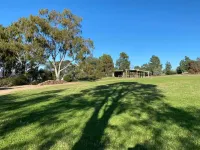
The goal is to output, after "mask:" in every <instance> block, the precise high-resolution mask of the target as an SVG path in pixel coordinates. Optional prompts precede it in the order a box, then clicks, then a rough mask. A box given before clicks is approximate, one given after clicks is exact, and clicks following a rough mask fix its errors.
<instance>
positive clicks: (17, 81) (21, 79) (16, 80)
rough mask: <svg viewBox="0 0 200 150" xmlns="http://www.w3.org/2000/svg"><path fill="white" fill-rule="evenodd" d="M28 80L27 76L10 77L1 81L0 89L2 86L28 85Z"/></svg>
mask: <svg viewBox="0 0 200 150" xmlns="http://www.w3.org/2000/svg"><path fill="white" fill-rule="evenodd" d="M28 83H29V81H28V78H27V77H26V76H25V75H20V76H16V77H9V78H5V79H1V80H0V87H2V86H15V85H25V84H28Z"/></svg>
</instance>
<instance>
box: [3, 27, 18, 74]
mask: <svg viewBox="0 0 200 150" xmlns="http://www.w3.org/2000/svg"><path fill="white" fill-rule="evenodd" d="M9 40H10V37H9V34H8V29H7V28H5V27H3V26H1V25H0V68H1V72H2V76H3V77H7V76H9V75H11V73H12V69H13V68H14V64H15V63H16V60H15V53H14V52H13V51H12V50H11V48H12V46H13V44H12V42H10V41H9Z"/></svg>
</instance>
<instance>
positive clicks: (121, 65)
mask: <svg viewBox="0 0 200 150" xmlns="http://www.w3.org/2000/svg"><path fill="white" fill-rule="evenodd" d="M116 68H117V69H119V70H125V69H130V61H129V56H128V55H127V54H126V53H125V52H122V53H120V56H119V59H118V60H117V61H116Z"/></svg>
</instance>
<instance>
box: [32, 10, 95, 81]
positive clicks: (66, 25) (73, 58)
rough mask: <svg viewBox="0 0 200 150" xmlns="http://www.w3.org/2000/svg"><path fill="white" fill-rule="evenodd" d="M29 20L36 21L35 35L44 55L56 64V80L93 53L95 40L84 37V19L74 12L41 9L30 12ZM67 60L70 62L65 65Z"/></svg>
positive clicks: (54, 65)
mask: <svg viewBox="0 0 200 150" xmlns="http://www.w3.org/2000/svg"><path fill="white" fill-rule="evenodd" d="M30 21H31V22H32V23H34V24H35V26H34V27H36V31H37V32H36V34H34V37H35V38H36V39H37V41H39V43H40V44H41V45H42V47H43V48H44V54H45V56H46V57H47V58H48V60H49V62H50V63H51V64H52V66H53V67H54V71H55V76H56V79H57V80H60V75H61V72H62V71H63V70H65V69H66V68H67V67H69V66H70V65H71V64H74V63H78V62H79V61H81V60H83V59H84V58H86V57H87V56H88V55H90V54H91V49H93V47H94V46H93V42H92V41H91V40H90V39H84V38H83V37H82V36H81V33H82V30H81V21H82V19H81V18H80V17H78V16H76V15H74V14H72V13H71V11H69V10H67V9H65V10H64V11H63V12H56V11H55V10H53V11H49V10H48V9H42V10H40V11H39V15H38V16H32V15H31V16H30ZM66 60H68V61H69V62H70V63H68V64H67V65H66V66H63V65H62V63H63V62H64V61H66Z"/></svg>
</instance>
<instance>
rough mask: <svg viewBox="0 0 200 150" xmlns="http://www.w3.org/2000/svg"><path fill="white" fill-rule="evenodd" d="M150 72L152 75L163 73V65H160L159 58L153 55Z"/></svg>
mask: <svg viewBox="0 0 200 150" xmlns="http://www.w3.org/2000/svg"><path fill="white" fill-rule="evenodd" d="M149 70H150V71H151V73H152V75H161V73H162V64H161V63H160V59H159V57H157V56H155V55H153V56H152V57H151V59H150V62H149Z"/></svg>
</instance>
